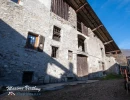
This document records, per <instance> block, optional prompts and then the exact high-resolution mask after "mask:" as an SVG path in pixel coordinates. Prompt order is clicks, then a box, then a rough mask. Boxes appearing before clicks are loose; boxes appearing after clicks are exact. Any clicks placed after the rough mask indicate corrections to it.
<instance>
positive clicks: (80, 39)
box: [78, 35, 85, 51]
mask: <svg viewBox="0 0 130 100" xmlns="http://www.w3.org/2000/svg"><path fill="white" fill-rule="evenodd" d="M84 42H85V37H83V36H82V35H78V48H79V50H80V51H85V43H84Z"/></svg>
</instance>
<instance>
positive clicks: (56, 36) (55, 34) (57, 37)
mask: <svg viewBox="0 0 130 100" xmlns="http://www.w3.org/2000/svg"><path fill="white" fill-rule="evenodd" d="M55 30H57V31H55ZM52 39H53V40H55V41H61V28H60V27H57V26H55V25H54V26H53V36H52Z"/></svg>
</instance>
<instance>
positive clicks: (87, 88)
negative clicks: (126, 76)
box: [0, 80, 130, 100]
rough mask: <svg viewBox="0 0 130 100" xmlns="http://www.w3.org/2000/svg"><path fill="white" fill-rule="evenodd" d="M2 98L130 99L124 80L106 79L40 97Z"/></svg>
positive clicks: (14, 98)
mask: <svg viewBox="0 0 130 100" xmlns="http://www.w3.org/2000/svg"><path fill="white" fill-rule="evenodd" d="M0 100H130V94H127V92H126V91H125V90H124V87H123V80H106V81H99V82H95V83H91V84H79V85H76V86H67V87H65V88H64V89H62V90H57V91H49V92H44V94H43V95H41V96H39V97H29V96H28V97H24V96H21V97H18V96H12V97H11V96H5V97H2V98H0Z"/></svg>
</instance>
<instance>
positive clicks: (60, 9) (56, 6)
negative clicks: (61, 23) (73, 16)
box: [51, 0, 69, 20]
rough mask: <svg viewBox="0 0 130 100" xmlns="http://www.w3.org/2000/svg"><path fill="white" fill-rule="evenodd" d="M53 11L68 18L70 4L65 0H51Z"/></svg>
mask: <svg viewBox="0 0 130 100" xmlns="http://www.w3.org/2000/svg"><path fill="white" fill-rule="evenodd" d="M51 1H52V2H51V11H52V12H54V13H55V14H57V15H58V16H60V17H62V18H64V19H66V20H68V16H69V14H68V12H69V5H68V4H67V3H66V2H65V0H51Z"/></svg>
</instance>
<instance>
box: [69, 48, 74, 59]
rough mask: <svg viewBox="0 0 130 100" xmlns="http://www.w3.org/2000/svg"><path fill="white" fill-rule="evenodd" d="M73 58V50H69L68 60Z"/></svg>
mask: <svg viewBox="0 0 130 100" xmlns="http://www.w3.org/2000/svg"><path fill="white" fill-rule="evenodd" d="M72 59H73V52H72V51H70V50H68V60H72Z"/></svg>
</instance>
